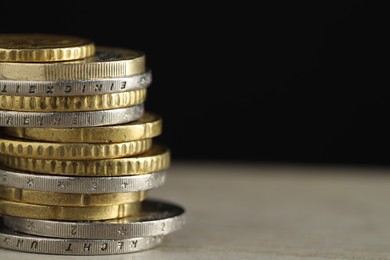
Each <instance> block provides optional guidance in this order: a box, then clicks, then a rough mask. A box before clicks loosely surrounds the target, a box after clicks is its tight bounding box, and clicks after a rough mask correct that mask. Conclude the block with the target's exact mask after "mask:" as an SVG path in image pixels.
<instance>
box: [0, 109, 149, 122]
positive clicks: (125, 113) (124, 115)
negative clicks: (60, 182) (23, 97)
mask: <svg viewBox="0 0 390 260" xmlns="http://www.w3.org/2000/svg"><path fill="white" fill-rule="evenodd" d="M143 113H144V105H143V104H141V105H137V106H131V107H126V108H119V109H110V110H99V111H87V112H46V113H41V112H16V111H8V110H0V126H6V127H52V128H61V127H63V128H70V127H89V126H102V125H115V124H122V123H127V122H131V121H135V120H137V119H139V118H140V117H141V116H142V115H143Z"/></svg>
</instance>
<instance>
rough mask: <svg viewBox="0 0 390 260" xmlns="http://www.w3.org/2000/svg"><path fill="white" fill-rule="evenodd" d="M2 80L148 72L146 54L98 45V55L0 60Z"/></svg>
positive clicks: (0, 78)
mask: <svg viewBox="0 0 390 260" xmlns="http://www.w3.org/2000/svg"><path fill="white" fill-rule="evenodd" d="M0 71H1V73H0V80H22V81H24V80H27V81H31V80H32V81H35V80H36V81H54V80H65V81H66V80H90V79H101V78H117V77H127V76H132V75H137V74H140V73H144V72H145V55H144V54H143V53H142V52H139V51H135V50H127V49H119V48H107V47H98V48H97V49H96V53H95V55H94V56H92V57H89V58H86V59H83V60H77V61H67V62H46V63H12V62H0Z"/></svg>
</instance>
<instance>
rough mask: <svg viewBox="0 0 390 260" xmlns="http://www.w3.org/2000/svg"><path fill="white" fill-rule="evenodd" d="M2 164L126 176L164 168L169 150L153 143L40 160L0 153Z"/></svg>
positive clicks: (61, 172)
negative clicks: (125, 151)
mask: <svg viewBox="0 0 390 260" xmlns="http://www.w3.org/2000/svg"><path fill="white" fill-rule="evenodd" d="M0 163H1V164H2V165H4V166H6V167H9V168H12V169H16V170H23V171H28V172H37V173H44V174H58V175H68V176H127V175H140V174H147V173H151V172H158V171H162V170H165V169H167V168H168V167H169V165H170V151H169V149H168V148H167V147H165V146H163V145H158V144H153V145H152V148H150V150H148V151H147V152H145V153H143V154H140V155H137V156H134V157H125V158H117V159H105V160H88V161H77V160H72V161H71V160H40V159H29V158H22V157H13V156H5V155H3V156H0Z"/></svg>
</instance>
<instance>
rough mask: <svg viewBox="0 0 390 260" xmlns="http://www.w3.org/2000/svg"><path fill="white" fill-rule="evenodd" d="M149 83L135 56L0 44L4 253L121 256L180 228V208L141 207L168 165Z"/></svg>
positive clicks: (74, 41) (42, 41) (50, 40)
mask: <svg viewBox="0 0 390 260" xmlns="http://www.w3.org/2000/svg"><path fill="white" fill-rule="evenodd" d="M95 49H96V50H95ZM150 84H151V72H150V71H149V70H147V69H146V66H145V55H144V54H143V53H141V52H138V51H133V50H125V49H117V48H103V47H96V48H95V45H94V43H93V42H92V41H90V40H88V39H84V38H79V37H69V36H59V35H35V34H32V35H16V34H15V35H13V34H9V35H0V126H1V130H0V131H1V132H0V133H1V135H0V164H1V166H0V215H2V220H1V221H2V222H1V226H0V247H2V248H6V249H11V250H17V251H24V252H33V253H47V254H66V255H102V254H120V253H128V252H135V251H140V250H145V249H149V248H153V247H155V246H157V245H159V244H160V243H161V242H162V239H163V236H164V235H166V234H168V233H171V232H173V231H176V230H178V229H180V228H181V227H182V226H183V225H184V209H183V208H182V207H180V206H177V205H174V204H171V203H167V202H162V201H157V200H145V198H146V196H147V191H148V190H150V189H153V188H157V187H159V186H161V185H163V184H164V181H165V177H166V170H167V169H168V168H169V165H170V153H169V149H168V148H167V147H166V146H164V145H162V144H158V143H156V142H154V141H153V138H154V137H156V136H158V135H160V134H161V131H162V119H161V118H160V116H158V115H157V114H154V113H151V112H144V104H143V103H144V101H145V99H146V91H147V87H148V86H149V85H150Z"/></svg>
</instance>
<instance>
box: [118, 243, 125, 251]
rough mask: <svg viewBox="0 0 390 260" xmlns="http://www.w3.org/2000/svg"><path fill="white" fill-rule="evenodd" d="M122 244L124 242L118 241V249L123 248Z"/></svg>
mask: <svg viewBox="0 0 390 260" xmlns="http://www.w3.org/2000/svg"><path fill="white" fill-rule="evenodd" d="M123 244H124V242H122V241H119V242H118V249H119V250H122V249H123Z"/></svg>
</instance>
